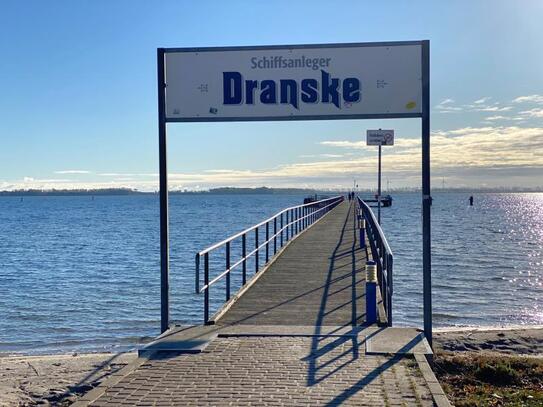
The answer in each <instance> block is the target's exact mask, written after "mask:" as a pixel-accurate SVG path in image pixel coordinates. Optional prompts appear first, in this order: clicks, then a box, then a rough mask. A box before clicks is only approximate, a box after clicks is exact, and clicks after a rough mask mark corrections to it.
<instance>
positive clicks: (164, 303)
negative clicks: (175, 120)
mask: <svg viewBox="0 0 543 407" xmlns="http://www.w3.org/2000/svg"><path fill="white" fill-rule="evenodd" d="M157 74H158V75H157V77H158V154H159V158H158V162H159V164H158V166H159V178H160V179H159V184H160V332H164V331H166V330H167V329H168V327H169V325H170V304H169V302H170V298H169V297H170V293H169V288H170V287H169V285H170V283H169V248H168V245H169V242H168V168H167V165H166V158H167V149H166V94H165V91H166V84H165V78H164V49H163V48H158V49H157Z"/></svg>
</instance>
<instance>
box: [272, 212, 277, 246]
mask: <svg viewBox="0 0 543 407" xmlns="http://www.w3.org/2000/svg"><path fill="white" fill-rule="evenodd" d="M275 253H277V216H276V217H275V218H273V254H274V256H275Z"/></svg>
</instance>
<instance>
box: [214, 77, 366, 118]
mask: <svg viewBox="0 0 543 407" xmlns="http://www.w3.org/2000/svg"><path fill="white" fill-rule="evenodd" d="M222 77H223V104H225V105H241V104H246V105H254V104H255V103H257V101H260V103H262V104H266V105H267V104H277V103H281V104H288V105H291V106H293V107H294V108H296V109H298V107H299V102H300V101H301V102H302V103H331V104H333V105H334V106H335V107H337V108H338V109H341V101H343V102H346V103H356V102H359V101H360V98H361V86H360V80H359V79H358V78H345V79H343V80H341V79H340V78H334V77H332V75H330V74H329V73H328V72H326V71H324V70H321V78H320V82H319V80H318V79H311V78H308V79H302V81H301V82H300V83H298V82H297V81H295V80H294V79H280V80H279V84H277V81H275V80H271V79H266V80H262V81H257V80H245V79H243V76H242V75H241V73H239V72H223V74H222ZM319 89H320V92H319Z"/></svg>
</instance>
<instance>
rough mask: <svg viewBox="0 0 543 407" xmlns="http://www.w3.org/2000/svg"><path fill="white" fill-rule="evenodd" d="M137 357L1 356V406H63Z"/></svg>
mask: <svg viewBox="0 0 543 407" xmlns="http://www.w3.org/2000/svg"><path fill="white" fill-rule="evenodd" d="M136 358H137V354H136V353H135V352H133V353H121V354H113V353H88V354H70V355H44V356H2V357H0V406H2V407H4V406H10V407H11V406H34V405H42V406H47V405H53V406H65V405H70V404H71V403H73V402H74V401H75V400H76V399H77V397H78V396H80V395H82V394H84V393H86V392H87V391H89V390H90V389H92V388H93V387H95V386H97V385H98V384H99V383H100V381H102V380H103V379H104V378H105V377H107V376H108V375H110V374H111V373H114V372H116V371H118V370H120V369H121V368H123V367H124V366H126V364H128V363H130V362H131V361H133V360H134V359H136Z"/></svg>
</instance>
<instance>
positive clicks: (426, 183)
mask: <svg viewBox="0 0 543 407" xmlns="http://www.w3.org/2000/svg"><path fill="white" fill-rule="evenodd" d="M402 45H420V46H421V66H422V112H421V113H395V114H389V113H383V114H353V115H325V116H322V115H317V116H312V115H307V116H277V117H228V118H219V117H217V118H213V117H211V118H207V117H206V118H188V119H187V118H166V83H165V55H166V54H167V53H172V52H209V51H227V50H230V51H241V50H274V49H285V48H287V49H312V48H337V47H344V48H347V47H383V46H390V47H393V46H402ZM157 79H158V81H157V82H158V83H157V85H158V139H159V142H158V144H159V184H160V276H161V278H160V281H161V284H160V296H161V332H164V331H166V330H167V329H168V328H169V323H170V315H169V233H168V228H169V224H168V171H167V169H168V166H167V147H166V124H167V123H172V122H232V121H282V120H353V119H402V118H421V122H422V230H423V235H422V253H423V254H422V263H423V291H424V332H425V336H426V338H427V339H428V342H429V343H430V345H432V297H431V296H432V294H431V236H430V204H431V197H430V41H429V40H423V41H393V42H368V43H345V44H307V45H272V46H255V47H251V46H247V47H245V46H244V47H206V48H158V49H157Z"/></svg>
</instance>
